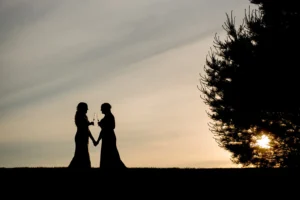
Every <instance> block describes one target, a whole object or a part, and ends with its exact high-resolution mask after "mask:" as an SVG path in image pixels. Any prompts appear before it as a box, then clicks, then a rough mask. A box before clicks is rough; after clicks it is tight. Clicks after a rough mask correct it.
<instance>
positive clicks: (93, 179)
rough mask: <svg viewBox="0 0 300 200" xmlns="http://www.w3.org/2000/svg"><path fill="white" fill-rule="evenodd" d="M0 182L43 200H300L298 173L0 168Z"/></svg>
mask: <svg viewBox="0 0 300 200" xmlns="http://www.w3.org/2000/svg"><path fill="white" fill-rule="evenodd" d="M0 180H1V181H0V182H1V183H2V185H1V192H2V194H3V192H4V193H5V192H8V193H9V194H10V195H12V194H16V195H19V194H22V195H24V194H32V193H30V192H32V191H39V192H42V191H43V194H44V195H46V196H43V197H42V199H46V197H47V198H48V195H53V194H55V195H58V194H61V193H65V194H66V193H67V195H71V196H72V195H74V194H75V196H76V195H77V192H79V193H83V192H82V191H86V193H84V195H88V194H91V195H92V196H95V195H96V196H98V195H102V194H103V195H104V194H106V195H110V197H107V198H110V199H116V198H120V197H119V196H120V195H121V196H122V197H121V198H125V197H126V198H129V199H131V198H133V197H137V198H139V199H149V198H150V197H149V198H148V196H149V195H150V196H151V199H153V198H155V199H170V198H172V199H174V198H176V199H179V198H180V199H220V198H221V199H228V198H230V199H250V197H251V199H253V198H254V199H266V198H267V199H271V198H275V199H279V198H281V199H282V198H283V199H299V194H300V170H299V169H255V168H246V169H245V168H244V169H237V168H225V169H224V168H217V169H183V168H162V169H161V168H128V169H126V170H100V169H98V168H92V169H89V170H70V169H68V168H63V167H62V168H0ZM3 186H4V187H3ZM11 188H13V189H14V190H13V192H10V189H11ZM16 188H18V189H16ZM21 191H23V193H22V192H21ZM24 192H25V193H24ZM98 193H99V194H98ZM182 195H183V196H182ZM295 195H296V196H295ZM182 197H184V198H182ZM93 198H94V197H93ZM96 198H97V199H99V196H98V197H96ZM84 199H86V198H84ZM103 199H106V198H103Z"/></svg>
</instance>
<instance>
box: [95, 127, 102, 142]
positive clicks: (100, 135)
mask: <svg viewBox="0 0 300 200" xmlns="http://www.w3.org/2000/svg"><path fill="white" fill-rule="evenodd" d="M101 138H102V130H101V131H100V133H99V136H98V139H97V141H96V144H98V143H99V142H100V140H101Z"/></svg>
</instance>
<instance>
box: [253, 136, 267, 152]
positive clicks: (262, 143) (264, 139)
mask: <svg viewBox="0 0 300 200" xmlns="http://www.w3.org/2000/svg"><path fill="white" fill-rule="evenodd" d="M269 142H270V139H269V138H268V137H267V136H266V135H263V136H262V137H261V139H259V140H257V141H256V143H257V145H258V146H259V147H261V148H265V149H268V148H270V146H269Z"/></svg>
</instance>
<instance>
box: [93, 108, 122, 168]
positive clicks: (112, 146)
mask: <svg viewBox="0 0 300 200" xmlns="http://www.w3.org/2000/svg"><path fill="white" fill-rule="evenodd" d="M101 111H102V113H103V114H104V117H103V118H102V119H101V120H100V121H99V122H98V125H99V126H100V127H101V132H100V134H99V137H98V140H97V141H96V145H97V144H98V143H99V141H100V140H101V139H102V145H101V153H100V168H102V169H103V168H121V169H126V168H127V167H126V166H125V165H124V163H123V162H122V160H121V158H120V155H119V152H118V149H117V139H116V135H115V131H114V129H115V117H114V115H113V114H112V113H111V105H110V104H109V103H104V104H102V105H101Z"/></svg>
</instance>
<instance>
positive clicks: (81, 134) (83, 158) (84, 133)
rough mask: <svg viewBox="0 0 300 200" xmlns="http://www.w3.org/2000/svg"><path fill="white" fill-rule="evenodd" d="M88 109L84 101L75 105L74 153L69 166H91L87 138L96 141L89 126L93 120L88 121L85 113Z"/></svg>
mask: <svg viewBox="0 0 300 200" xmlns="http://www.w3.org/2000/svg"><path fill="white" fill-rule="evenodd" d="M87 111H88V105H87V104H86V103H84V102H80V103H79V104H78V105H77V112H76V114H75V124H76V126H77V132H76V135H75V153H74V157H73V159H72V161H71V163H70V165H69V168H91V160H90V154H89V148H88V146H89V138H91V139H92V140H93V143H94V144H95V143H96V141H95V139H94V138H93V136H92V134H91V132H90V129H89V126H90V125H94V122H89V120H88V117H87V115H86V113H87Z"/></svg>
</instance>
